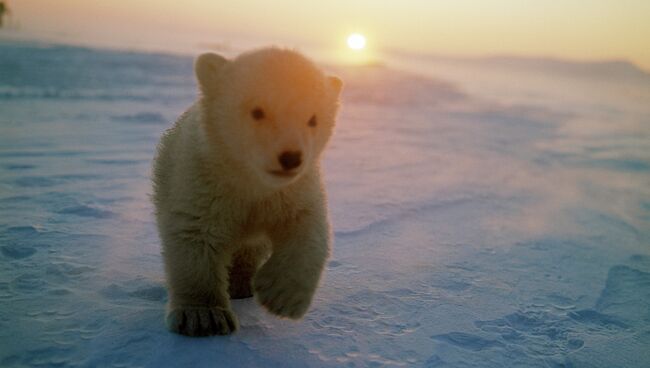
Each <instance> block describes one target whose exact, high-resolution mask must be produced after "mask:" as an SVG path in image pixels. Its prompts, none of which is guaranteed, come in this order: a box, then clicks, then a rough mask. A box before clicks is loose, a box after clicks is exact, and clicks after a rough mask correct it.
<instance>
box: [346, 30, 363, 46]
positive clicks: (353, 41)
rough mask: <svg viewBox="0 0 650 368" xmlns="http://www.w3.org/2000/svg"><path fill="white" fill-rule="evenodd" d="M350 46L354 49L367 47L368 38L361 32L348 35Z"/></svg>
mask: <svg viewBox="0 0 650 368" xmlns="http://www.w3.org/2000/svg"><path fill="white" fill-rule="evenodd" d="M348 47H349V48H351V49H352V50H363V49H364V48H365V47H366V38H365V37H364V36H363V35H362V34H359V33H352V34H351V35H349V36H348Z"/></svg>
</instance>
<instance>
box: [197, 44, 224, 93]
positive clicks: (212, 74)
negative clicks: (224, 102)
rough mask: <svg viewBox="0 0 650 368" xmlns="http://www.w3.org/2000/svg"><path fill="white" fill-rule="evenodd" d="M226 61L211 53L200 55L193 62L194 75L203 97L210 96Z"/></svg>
mask: <svg viewBox="0 0 650 368" xmlns="http://www.w3.org/2000/svg"><path fill="white" fill-rule="evenodd" d="M227 62H228V60H226V58H224V57H223V56H220V55H217V54H215V53H212V52H208V53H205V54H202V55H201V56H199V57H198V58H197V59H196V62H194V73H195V74H196V79H197V80H198V81H199V87H200V88H201V92H203V94H204V95H210V94H211V92H212V91H214V89H215V87H216V86H217V83H218V82H217V80H218V76H219V73H220V71H221V69H222V68H223V66H224V65H226V63H227Z"/></svg>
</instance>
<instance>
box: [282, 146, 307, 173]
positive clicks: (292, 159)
mask: <svg viewBox="0 0 650 368" xmlns="http://www.w3.org/2000/svg"><path fill="white" fill-rule="evenodd" d="M278 161H280V165H282V168H283V169H284V170H286V171H289V170H291V169H295V168H296V167H298V166H300V164H301V163H302V152H300V151H284V152H282V153H281V154H280V156H278Z"/></svg>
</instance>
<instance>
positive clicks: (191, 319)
mask: <svg viewBox="0 0 650 368" xmlns="http://www.w3.org/2000/svg"><path fill="white" fill-rule="evenodd" d="M166 322H167V327H168V328H169V329H170V330H171V331H172V332H176V333H178V334H181V335H186V336H212V335H228V334H231V333H233V332H235V331H236V330H237V328H238V323H237V318H236V317H235V315H234V314H233V313H232V311H230V310H227V309H224V308H221V307H200V306H188V307H176V308H173V309H171V310H170V311H169V312H168V313H167V318H166Z"/></svg>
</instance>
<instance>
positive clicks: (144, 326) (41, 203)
mask: <svg viewBox="0 0 650 368" xmlns="http://www.w3.org/2000/svg"><path fill="white" fill-rule="evenodd" d="M403 61H405V62H404V64H403V66H404V67H405V68H410V71H409V72H404V71H398V70H396V69H389V68H386V67H377V66H376V67H332V68H331V70H333V71H334V72H336V73H338V74H339V75H341V76H342V77H343V78H344V80H345V82H346V89H345V93H344V101H343V102H344V104H343V108H342V111H341V115H340V119H339V123H338V127H337V132H336V134H335V137H334V138H333V141H332V142H331V145H330V147H329V150H328V152H327V154H326V157H325V165H324V166H325V169H326V178H327V186H328V190H329V198H330V211H331V216H332V220H333V225H334V231H335V235H336V239H335V244H334V252H333V257H332V258H331V260H330V262H329V264H328V266H327V271H326V274H325V276H324V278H323V280H322V284H321V287H320V289H319V291H318V293H317V295H316V298H315V301H314V303H313V306H312V309H311V311H310V312H309V314H308V315H307V316H306V317H305V319H304V320H302V321H299V322H294V321H287V320H281V319H277V318H275V317H273V316H271V315H269V314H267V313H266V312H265V311H264V310H263V309H261V308H260V307H259V306H258V305H256V304H255V302H254V301H253V300H252V299H247V300H238V301H235V302H234V309H235V312H236V313H237V315H238V316H239V319H240V322H241V330H240V331H238V332H237V333H236V334H234V335H232V336H227V337H211V338H187V337H183V336H179V335H174V334H171V333H169V332H168V331H166V330H165V327H164V325H163V314H164V304H165V301H166V298H167V294H166V290H165V284H164V275H163V270H162V266H161V257H160V254H159V251H160V248H159V240H158V237H157V234H156V230H155V225H154V219H153V216H152V206H151V203H150V201H149V194H150V193H151V186H150V179H149V173H150V165H151V159H152V157H153V155H154V150H155V145H156V143H157V140H158V138H159V136H160V134H161V132H162V131H163V130H164V129H165V128H166V127H168V126H170V124H171V122H172V121H174V120H175V118H176V117H177V116H178V115H179V114H180V113H181V112H182V111H183V110H184V109H185V108H186V107H187V106H188V105H189V104H190V103H191V101H193V99H194V98H195V94H196V92H195V86H194V81H193V77H192V60H191V58H189V57H180V56H169V55H162V54H144V53H133V52H117V51H101V50H93V49H83V48H74V47H65V46H53V45H39V44H33V43H11V42H4V43H0V366H2V367H23V366H46V367H77V366H81V367H101V366H114V367H136V366H145V367H166V366H168V367H193V366H196V367H200V366H219V367H235V366H248V367H253V366H259V367H356V366H359V367H383V366H387V367H388V366H419V367H477V366H480V367H504V366H507V367H530V366H539V367H647V366H650V241H649V240H650V226H649V225H650V175H649V174H650V104H649V103H648V101H650V82H649V81H648V76H647V75H646V74H643V73H637V74H638V77H635V78H617V77H615V76H616V75H617V70H616V68H628V66H627V65H623V66H621V65H619V64H615V63H614V64H611V65H609V64H608V65H604V66H602V67H601V68H596V69H597V72H593V73H592V72H589V70H591V69H589V68H585V72H584V73H573V72H569V73H566V72H563V71H566V70H575V68H578V69H580V65H579V64H578V65H574V64H572V65H569V67H566V68H558V67H556V68H546V69H545V68H543V67H540V65H538V64H534V65H533V66H530V65H527V63H523V65H519V64H518V65H517V67H516V68H515V67H513V66H512V63H511V62H509V60H505V61H504V60H501V61H499V60H498V59H497V60H490V62H489V63H486V62H481V61H480V60H477V61H473V62H465V63H461V62H458V61H453V60H452V61H449V60H447V61H445V60H442V61H441V60H434V59H431V60H429V59H426V58H424V59H421V60H417V63H412V62H410V61H413V60H408V59H406V60H403ZM555 63H556V64H557V63H559V64H560V65H562V64H561V63H562V62H559V61H556V62H555ZM415 64H417V65H415ZM556 64H554V65H555V66H557V65H556ZM571 68H573V69H571ZM416 69H417V72H416ZM558 69H559V71H558ZM628 69H629V68H628Z"/></svg>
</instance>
